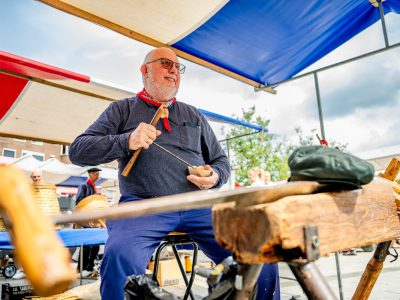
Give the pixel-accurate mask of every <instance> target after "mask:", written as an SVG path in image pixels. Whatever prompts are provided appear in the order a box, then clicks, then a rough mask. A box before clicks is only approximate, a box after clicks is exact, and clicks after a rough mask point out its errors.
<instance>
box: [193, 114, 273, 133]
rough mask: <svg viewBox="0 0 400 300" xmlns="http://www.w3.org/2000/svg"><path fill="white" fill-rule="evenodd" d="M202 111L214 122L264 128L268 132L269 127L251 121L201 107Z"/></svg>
mask: <svg viewBox="0 0 400 300" xmlns="http://www.w3.org/2000/svg"><path fill="white" fill-rule="evenodd" d="M199 110H200V111H201V113H202V114H203V115H204V116H205V117H206V119H207V120H209V121H214V122H219V123H226V124H233V125H240V126H245V127H248V128H251V129H255V130H257V131H261V130H264V131H265V132H268V128H267V127H264V128H263V127H262V126H259V125H255V124H251V123H247V122H243V121H240V120H237V119H234V118H230V117H227V116H223V115H220V114H216V113H213V112H211V111H207V110H204V109H199Z"/></svg>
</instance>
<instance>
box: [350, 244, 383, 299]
mask: <svg viewBox="0 0 400 300" xmlns="http://www.w3.org/2000/svg"><path fill="white" fill-rule="evenodd" d="M390 244H391V241H388V242H382V243H379V244H378V246H377V247H376V249H375V252H374V256H373V257H372V258H371V259H370V260H369V262H368V265H367V266H366V267H365V270H364V273H363V274H362V277H361V279H360V281H359V283H358V286H357V289H356V291H355V292H354V295H353V297H352V298H351V299H352V300H367V299H368V298H369V295H370V294H371V291H372V289H373V287H374V285H375V282H376V280H377V279H378V277H379V274H380V273H381V271H382V268H383V263H384V261H385V258H386V256H387V253H388V249H389V247H390Z"/></svg>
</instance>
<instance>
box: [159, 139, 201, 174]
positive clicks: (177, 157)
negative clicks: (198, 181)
mask: <svg viewBox="0 0 400 300" xmlns="http://www.w3.org/2000/svg"><path fill="white" fill-rule="evenodd" d="M153 145H155V146H157V147H158V148H160V149H161V150H163V151H165V152H167V153H168V154H169V155H172V156H173V157H175V158H176V159H178V160H180V161H181V162H183V163H184V164H185V165H187V166H189V167H192V168H194V166H192V165H191V164H189V163H188V162H187V161H186V160H183V159H182V158H180V157H179V156H177V155H175V154H173V153H172V152H171V151H169V150H167V149H165V148H164V147H163V146H161V145H159V144H157V143H156V142H153Z"/></svg>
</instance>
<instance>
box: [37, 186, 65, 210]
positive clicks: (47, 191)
mask: <svg viewBox="0 0 400 300" xmlns="http://www.w3.org/2000/svg"><path fill="white" fill-rule="evenodd" d="M32 187H33V194H34V197H35V201H36V203H37V204H38V206H39V208H40V211H41V212H42V213H43V214H44V215H57V214H59V213H60V205H59V204H58V199H57V194H56V186H55V185H54V184H49V183H38V184H33V185H32Z"/></svg>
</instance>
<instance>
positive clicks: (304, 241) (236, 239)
mask: <svg viewBox="0 0 400 300" xmlns="http://www.w3.org/2000/svg"><path fill="white" fill-rule="evenodd" d="M0 178H1V180H0V207H1V209H2V213H3V216H4V218H5V220H6V223H7V226H8V228H9V230H10V236H11V239H12V243H13V245H14V247H15V253H16V256H17V259H18V260H19V262H20V263H21V265H22V266H23V268H24V271H25V272H26V275H27V279H28V280H29V281H30V283H31V284H32V286H33V288H34V290H35V293H37V294H38V295H42V296H48V295H54V294H58V293H61V292H63V291H65V290H67V288H68V287H69V285H70V284H71V282H72V281H73V280H75V273H74V270H73V269H72V268H71V266H70V257H69V253H68V251H67V250H66V249H65V248H64V247H63V245H62V243H61V241H60V240H59V238H58V237H57V235H56V233H55V232H54V231H53V225H54V224H66V223H83V222H88V221H90V220H98V219H117V218H126V217H137V216H143V215H146V214H154V213H161V212H171V211H175V210H180V209H196V208H204V207H210V206H213V226H214V230H215V237H216V239H217V241H218V242H219V243H220V244H221V245H222V246H223V247H225V248H227V249H230V250H231V251H232V253H233V257H234V260H232V261H230V262H225V265H222V266H219V267H218V268H220V269H219V270H220V271H219V273H218V270H217V271H213V272H211V273H213V274H211V273H207V274H206V275H205V276H207V277H208V279H209V283H212V281H213V279H214V282H217V281H218V280H216V277H218V276H215V275H218V274H221V272H222V273H223V274H228V273H229V272H228V271H227V272H225V271H224V270H226V269H228V270H231V269H232V266H233V267H234V268H235V269H236V270H237V273H236V274H235V275H234V276H233V277H232V278H231V283H232V284H231V288H232V290H233V292H232V293H231V294H230V295H231V296H230V298H229V299H249V298H251V295H253V290H254V284H255V282H256V279H257V277H258V275H259V272H260V269H261V266H262V264H263V263H274V262H286V263H288V264H289V266H290V268H291V269H292V271H293V273H294V274H295V276H296V278H297V280H298V281H299V283H300V285H301V286H302V288H303V290H304V292H305V293H306V295H307V296H308V297H309V298H310V299H336V297H335V294H334V293H333V291H332V290H331V289H330V287H329V285H328V284H327V283H326V281H325V280H324V278H323V277H322V275H321V273H320V272H319V271H318V269H317V267H316V266H315V264H314V263H313V262H314V261H315V260H316V259H318V257H320V256H321V255H328V254H329V253H331V252H336V251H340V250H343V249H348V248H353V247H359V246H366V245H371V244H379V245H378V247H377V251H376V252H375V254H374V257H373V258H372V259H371V261H370V263H369V265H371V266H372V267H370V268H368V267H367V269H366V271H365V272H364V274H363V277H362V279H361V281H360V283H359V286H358V287H357V290H356V292H355V294H354V296H353V299H367V298H368V296H369V293H370V291H371V290H372V287H373V284H374V283H375V280H376V278H377V277H378V275H379V271H380V269H379V267H377V266H378V265H380V262H382V259H383V260H384V257H385V256H386V251H387V248H388V246H387V245H388V243H390V242H389V241H391V240H393V239H395V238H397V237H399V236H400V221H399V217H398V214H397V207H396V202H395V198H396V197H395V195H394V193H393V191H392V185H391V184H390V183H389V182H387V181H385V180H384V179H380V178H376V179H374V181H372V182H371V183H370V184H368V185H365V186H363V187H362V189H358V190H352V191H334V192H332V191H326V186H325V185H322V184H319V183H317V182H312V181H299V182H290V183H285V184H282V185H277V186H273V187H259V188H250V189H238V190H233V191H223V192H212V193H209V192H207V191H198V192H191V193H185V194H179V195H173V196H166V197H160V198H156V199H148V200H143V201H137V202H132V203H126V204H121V205H119V206H115V207H111V208H108V209H101V210H97V211H90V212H76V213H73V214H69V215H57V216H53V217H52V218H48V217H45V216H41V215H40V212H39V209H38V208H37V207H36V205H35V201H34V200H33V194H32V191H31V189H30V185H29V183H28V180H27V178H25V175H24V174H23V173H22V171H19V170H16V169H14V168H11V167H6V166H2V167H0ZM32 257H35V259H32ZM371 262H372V263H371ZM197 271H198V272H199V273H202V272H203V273H204V272H206V271H205V270H201V269H200V270H199V269H198V270H197ZM224 272H225V273H224ZM213 276H214V277H213ZM206 299H217V298H215V297H214V298H212V295H210V296H209V297H208V298H206Z"/></svg>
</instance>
